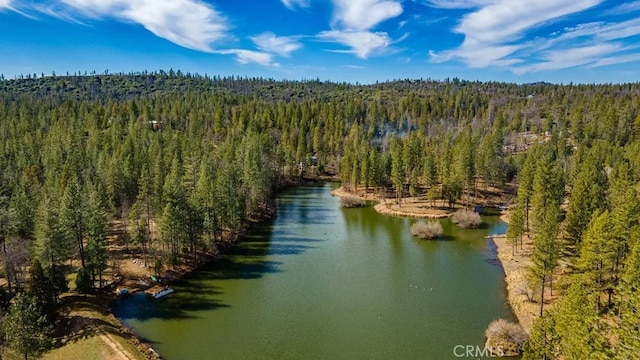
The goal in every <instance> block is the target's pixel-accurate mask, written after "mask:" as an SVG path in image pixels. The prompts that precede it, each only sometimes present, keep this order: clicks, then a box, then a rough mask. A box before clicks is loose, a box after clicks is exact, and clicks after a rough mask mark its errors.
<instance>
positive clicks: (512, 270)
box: [103, 177, 537, 360]
mask: <svg viewBox="0 0 640 360" xmlns="http://www.w3.org/2000/svg"><path fill="white" fill-rule="evenodd" d="M318 180H324V181H327V180H335V177H327V178H322V179H305V181H302V182H291V183H286V184H284V186H282V188H281V189H279V190H278V191H277V192H280V191H282V190H284V189H286V188H289V187H292V186H298V185H301V184H302V183H307V182H314V181H318ZM277 192H276V193H277ZM331 195H333V196H337V197H344V196H355V197H357V198H359V199H360V200H363V201H374V202H376V203H377V204H376V205H375V206H374V209H375V210H376V211H377V212H378V213H380V214H383V215H388V216H397V217H411V218H422V219H442V218H447V217H450V216H451V215H452V214H453V213H454V211H455V210H457V209H458V208H460V206H457V207H456V208H454V209H448V208H446V207H445V206H442V207H439V208H436V209H432V208H426V207H422V206H420V205H417V206H416V203H415V202H412V201H411V199H410V198H404V199H403V200H404V201H405V203H403V204H404V208H403V207H398V206H397V205H395V204H392V202H393V199H392V198H390V199H385V198H383V199H380V197H378V196H376V195H375V194H374V193H366V194H365V196H360V195H355V194H353V193H351V192H348V191H346V190H345V189H344V188H343V187H342V186H341V187H339V188H337V189H334V190H333V191H331ZM274 198H275V197H274ZM272 200H273V199H272ZM441 204H442V203H441ZM270 205H272V204H270ZM442 205H444V204H442ZM273 216H275V208H273V207H272V206H270V211H269V212H268V213H267V214H266V215H265V216H264V217H263V218H261V219H260V220H258V221H250V222H249V223H248V224H247V226H246V227H245V229H243V230H242V231H240V232H239V233H238V234H236V235H235V236H234V238H232V239H227V240H225V241H224V243H223V244H224V246H223V247H222V248H221V249H220V251H218V252H217V253H215V254H212V253H211V254H207V257H206V260H205V261H201V262H198V263H189V264H185V265H183V266H180V267H179V268H178V269H172V270H167V272H170V274H171V280H170V281H168V282H167V284H168V285H170V284H171V283H173V282H175V281H179V280H180V279H182V278H183V277H185V276H187V275H189V274H191V273H193V272H194V271H197V270H198V269H199V268H201V267H202V266H205V265H206V264H209V263H211V262H215V261H217V260H218V259H219V258H220V256H221V255H223V254H225V253H226V252H228V251H230V250H232V249H233V248H234V247H235V246H236V244H238V243H239V242H240V241H242V239H243V238H244V237H245V236H246V235H247V233H248V232H249V231H250V230H251V228H252V227H253V226H256V225H259V224H261V223H263V222H265V221H268V220H269V219H272V218H273ZM500 219H501V220H502V221H505V222H506V223H508V213H507V214H503V215H502V216H501V217H500ZM492 238H493V241H494V243H495V244H496V251H497V253H498V259H499V260H500V262H501V266H502V268H503V271H504V273H505V282H506V283H507V300H508V301H509V305H510V307H511V309H512V311H513V313H514V315H516V317H517V319H518V321H519V323H520V324H521V325H522V327H523V328H524V329H525V331H526V332H527V333H529V331H530V329H531V323H532V322H533V318H534V316H532V314H531V313H530V312H529V310H527V308H528V307H526V306H522V305H523V304H524V303H525V301H524V299H521V298H522V297H523V296H522V295H518V294H517V291H516V289H517V287H518V286H519V284H520V283H521V282H522V281H523V280H524V281H526V277H524V276H523V273H524V275H526V266H527V264H528V263H525V262H523V261H521V260H519V258H526V259H528V256H524V255H521V256H520V257H518V256H517V255H518V254H516V257H515V258H512V257H511V248H510V245H508V244H507V243H506V236H505V235H499V236H494V237H492ZM524 245H525V250H526V245H527V241H525V243H524ZM129 280H131V279H129ZM150 287H151V286H138V287H136V288H134V291H132V292H131V293H130V294H131V295H133V294H136V293H139V292H144V291H145V290H147V289H148V288H150ZM104 295H105V294H103V296H104ZM106 295H107V296H106V297H107V299H106V301H105V302H104V304H105V306H104V310H105V311H106V312H107V313H108V314H109V315H110V316H113V318H114V319H115V320H116V321H117V322H118V324H119V327H120V330H121V332H122V334H123V335H125V336H126V338H127V341H128V342H129V344H130V345H132V346H134V347H135V348H137V349H138V350H139V351H140V353H141V354H143V355H144V356H145V358H146V359H149V360H158V359H161V356H160V355H159V354H158V353H157V352H156V351H155V350H154V349H153V347H152V345H151V344H149V343H148V342H147V341H146V340H145V339H143V338H142V337H140V336H139V335H138V334H137V333H135V331H133V330H132V329H130V328H129V327H128V326H126V325H125V324H124V323H123V322H122V321H121V320H120V319H119V318H118V317H116V316H115V314H114V313H113V311H112V302H113V301H115V300H117V299H118V298H119V297H118V296H117V295H116V294H115V293H114V292H111V293H107V294H106ZM524 305H527V304H524ZM528 305H531V306H532V308H533V309H534V310H535V309H537V305H536V304H535V303H529V304H528Z"/></svg>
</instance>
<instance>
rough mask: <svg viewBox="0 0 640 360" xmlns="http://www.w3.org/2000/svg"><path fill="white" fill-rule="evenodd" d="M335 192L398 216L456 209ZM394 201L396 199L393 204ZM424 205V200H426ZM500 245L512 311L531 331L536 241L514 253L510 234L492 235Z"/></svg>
mask: <svg viewBox="0 0 640 360" xmlns="http://www.w3.org/2000/svg"><path fill="white" fill-rule="evenodd" d="M331 195H333V196H337V197H340V198H342V197H356V198H358V199H360V200H361V201H374V202H376V205H375V206H374V209H375V210H376V211H377V212H378V213H380V214H383V215H390V216H398V217H411V218H421V219H442V218H446V217H450V216H451V215H452V214H453V212H454V211H455V210H456V209H443V208H441V207H439V208H436V209H432V208H426V207H423V206H419V205H418V206H416V201H415V200H412V199H411V198H405V199H404V200H405V201H406V203H405V205H404V207H398V206H397V205H396V204H395V201H394V199H390V200H391V201H387V199H384V198H382V199H381V198H380V197H379V196H376V195H375V194H374V193H368V192H367V193H366V194H365V196H362V195H361V194H360V193H359V194H354V193H352V192H349V191H346V190H345V189H344V188H343V187H342V186H341V187H339V188H337V189H335V190H333V191H332V192H331ZM391 202H394V203H393V204H391ZM422 205H424V204H422ZM500 220H502V221H504V222H505V223H507V224H508V223H509V211H508V210H506V211H502V213H501V216H500ZM487 237H488V238H491V239H492V240H493V242H494V244H495V245H496V253H497V254H496V255H497V257H498V260H499V261H500V266H502V270H503V272H504V281H505V283H506V290H507V301H508V302H509V307H510V308H511V311H512V312H513V314H514V315H515V317H516V318H517V319H518V322H519V323H520V325H521V326H522V328H523V329H524V331H525V332H526V333H527V334H529V333H530V331H531V326H532V324H533V320H534V319H535V318H536V317H537V311H538V306H539V305H538V304H537V303H532V302H530V301H528V300H527V295H526V289H527V272H528V267H529V265H530V264H531V260H530V254H531V250H532V248H533V243H532V242H531V239H529V237H528V236H525V237H524V238H523V246H522V249H520V248H519V247H518V249H517V252H516V253H515V254H514V255H512V254H511V252H512V248H511V245H510V244H508V242H507V237H506V234H502V235H489V236H487Z"/></svg>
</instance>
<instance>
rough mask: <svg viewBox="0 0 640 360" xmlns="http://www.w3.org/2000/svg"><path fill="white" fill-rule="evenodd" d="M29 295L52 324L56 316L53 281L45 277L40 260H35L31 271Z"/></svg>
mask: <svg viewBox="0 0 640 360" xmlns="http://www.w3.org/2000/svg"><path fill="white" fill-rule="evenodd" d="M28 290H29V294H30V295H31V296H33V297H34V298H35V299H36V301H37V302H38V304H39V305H40V307H41V309H42V311H43V314H44V315H45V316H46V317H47V320H48V321H49V322H50V323H53V321H54V319H55V315H56V299H55V293H54V288H53V286H52V281H51V279H50V278H49V277H48V276H46V275H45V273H44V270H43V269H42V265H41V264H40V261H39V260H38V259H36V260H34V261H33V263H32V264H31V267H30V269H29V288H28Z"/></svg>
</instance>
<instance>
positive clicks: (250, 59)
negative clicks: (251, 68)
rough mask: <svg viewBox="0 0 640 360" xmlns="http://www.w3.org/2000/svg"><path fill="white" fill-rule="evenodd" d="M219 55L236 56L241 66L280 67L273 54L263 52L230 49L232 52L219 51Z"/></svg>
mask: <svg viewBox="0 0 640 360" xmlns="http://www.w3.org/2000/svg"><path fill="white" fill-rule="evenodd" d="M217 53H219V54H224V55H235V56H236V60H237V61H238V62H239V63H240V64H249V63H256V64H260V65H263V66H273V67H278V66H280V64H278V63H275V62H273V55H272V54H269V53H266V52H262V51H253V50H244V49H230V50H221V51H217Z"/></svg>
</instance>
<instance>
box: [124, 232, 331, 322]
mask: <svg viewBox="0 0 640 360" xmlns="http://www.w3.org/2000/svg"><path fill="white" fill-rule="evenodd" d="M273 223H274V222H273V221H269V222H268V223H266V224H264V225H261V226H259V227H256V228H255V229H253V230H252V231H251V233H250V234H248V235H247V236H246V237H245V238H244V239H243V240H242V241H241V242H240V243H239V244H238V245H237V246H236V247H235V248H234V249H233V250H231V252H229V253H228V254H226V255H223V256H222V257H220V258H219V259H217V260H215V261H213V262H211V263H209V264H207V265H205V266H204V267H202V268H201V269H198V271H195V272H193V273H191V274H188V275H187V276H185V277H184V278H182V279H181V280H179V281H178V282H176V283H175V284H172V287H173V288H174V289H175V290H176V292H175V293H174V294H172V295H169V296H168V297H166V298H163V299H159V300H157V299H153V298H151V297H148V296H146V295H142V294H140V295H134V296H131V297H129V298H126V299H122V300H117V301H115V302H114V303H113V305H112V309H113V312H114V314H115V315H116V316H117V317H118V318H120V319H123V320H125V321H126V320H130V319H134V320H138V321H145V320H150V319H164V320H169V319H171V320H175V319H190V318H198V316H197V315H196V314H197V312H200V311H209V310H216V309H220V308H226V307H229V305H227V304H224V303H222V302H220V301H219V300H216V297H218V296H219V295H222V294H223V293H222V291H221V289H222V288H221V287H219V286H215V285H213V284H214V283H212V282H211V281H210V280H237V279H258V278H262V277H263V276H265V275H266V274H275V273H279V272H282V270H281V269H280V265H282V262H280V261H274V260H267V257H268V256H274V255H299V254H302V253H303V252H305V251H307V250H309V249H312V248H315V247H314V246H310V245H306V244H309V243H314V242H320V241H322V240H318V239H310V238H302V237H296V236H292V235H287V234H286V233H283V234H280V235H279V236H274V235H273V234H274V231H273V230H274V226H273Z"/></svg>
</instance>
